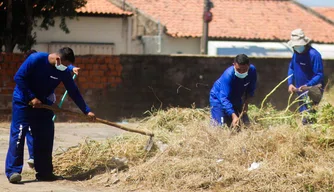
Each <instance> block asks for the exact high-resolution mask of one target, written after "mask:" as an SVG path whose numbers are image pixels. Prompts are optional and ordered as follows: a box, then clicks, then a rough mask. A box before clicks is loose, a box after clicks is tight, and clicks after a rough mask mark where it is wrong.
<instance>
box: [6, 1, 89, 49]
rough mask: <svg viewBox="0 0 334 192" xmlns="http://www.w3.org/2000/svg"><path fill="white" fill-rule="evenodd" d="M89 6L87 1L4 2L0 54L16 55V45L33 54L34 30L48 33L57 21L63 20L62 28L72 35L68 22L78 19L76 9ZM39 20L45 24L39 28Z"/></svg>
mask: <svg viewBox="0 0 334 192" xmlns="http://www.w3.org/2000/svg"><path fill="white" fill-rule="evenodd" d="M86 3H87V1H86V0H0V52H1V51H5V52H7V53H9V52H13V50H14V48H15V46H16V45H17V46H18V48H19V49H20V50H21V51H26V50H29V49H30V48H31V47H32V45H34V44H35V43H36V34H35V33H33V28H34V27H40V28H42V29H45V30H48V29H49V27H53V26H54V25H55V18H56V17H60V24H59V27H60V28H61V29H62V30H63V31H64V32H65V33H69V32H70V30H69V28H68V27H67V25H66V18H69V19H73V18H75V17H76V15H77V13H76V9H78V8H81V7H83V6H85V4H86ZM37 19H41V21H42V22H41V23H39V24H38V26H37ZM3 46H4V48H5V49H4V50H3V49H2V47H3Z"/></svg>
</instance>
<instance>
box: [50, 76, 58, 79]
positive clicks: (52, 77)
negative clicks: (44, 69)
mask: <svg viewBox="0 0 334 192" xmlns="http://www.w3.org/2000/svg"><path fill="white" fill-rule="evenodd" d="M50 78H51V79H58V78H57V77H54V76H50Z"/></svg>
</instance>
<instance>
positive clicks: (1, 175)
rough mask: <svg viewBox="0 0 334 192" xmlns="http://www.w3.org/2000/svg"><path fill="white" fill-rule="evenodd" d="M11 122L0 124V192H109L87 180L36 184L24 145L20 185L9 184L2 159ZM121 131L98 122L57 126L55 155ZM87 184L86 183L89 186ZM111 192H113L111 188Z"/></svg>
mask: <svg viewBox="0 0 334 192" xmlns="http://www.w3.org/2000/svg"><path fill="white" fill-rule="evenodd" d="M9 126H10V123H0V170H1V171H0V191H1V192H7V191H11V192H12V191H16V192H21V191H22V192H23V191H24V192H46V191H49V192H51V191H52V192H61V191H64V192H65V191H66V192H79V191H80V192H86V191H110V188H107V187H103V186H93V185H92V184H91V183H89V182H87V181H69V180H62V181H54V182H37V181H35V172H34V170H32V169H30V168H29V166H28V164H27V163H26V162H27V160H28V157H29V156H28V149H27V147H26V146H25V154H24V166H23V172H22V183H20V184H11V183H9V182H8V180H7V177H6V175H5V160H6V154H7V150H8V142H9ZM122 132H123V131H122V130H119V129H117V128H114V127H111V126H107V125H103V124H98V123H56V124H55V140H54V147H53V149H54V153H57V152H61V151H62V150H66V149H67V148H68V147H71V146H76V145H78V143H81V142H83V141H84V140H85V139H94V140H104V139H106V138H111V137H114V136H116V135H119V134H121V133H122ZM88 183H89V184H88ZM112 191H115V189H113V190H112Z"/></svg>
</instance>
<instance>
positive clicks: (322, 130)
mask: <svg viewBox="0 0 334 192" xmlns="http://www.w3.org/2000/svg"><path fill="white" fill-rule="evenodd" d="M249 113H250V116H251V117H253V118H252V120H253V126H251V127H249V128H248V129H242V131H241V132H240V133H238V134H231V131H230V130H228V129H222V128H217V127H211V126H210V125H209V110H208V109H195V108H189V109H181V108H171V109H169V110H165V111H156V112H154V113H152V114H151V117H149V118H147V119H145V120H143V121H142V122H140V126H139V127H138V129H146V130H147V129H148V130H151V131H153V132H154V133H155V138H154V141H155V145H154V147H153V149H152V150H151V151H150V152H146V151H145V150H144V145H145V144H146V141H147V139H148V137H146V136H142V135H136V134H132V133H131V134H125V135H122V136H119V137H115V138H114V139H111V140H107V141H105V142H101V143H100V142H96V141H86V142H84V143H82V144H80V145H79V146H78V147H74V148H71V149H69V150H68V151H67V152H65V153H62V154H60V155H57V156H55V158H54V159H55V169H56V171H57V172H58V173H60V174H63V175H67V176H70V175H80V174H84V173H89V174H90V175H91V176H94V177H93V178H92V180H91V181H92V182H94V183H99V185H101V184H103V185H105V186H109V187H111V188H113V187H115V188H116V189H117V190H120V191H129V190H134V191H198V190H208V191H333V190H334V188H333V183H334V175H333V163H334V162H333V161H334V151H333V144H334V133H333V128H332V127H331V125H333V119H334V118H333V117H334V108H333V107H332V106H331V105H329V102H328V100H326V99H324V101H323V102H322V103H321V104H320V106H319V112H318V114H317V118H318V119H319V122H318V123H317V124H313V125H308V126H302V125H301V123H300V118H301V116H300V115H299V114H298V113H292V112H290V111H277V110H275V109H274V108H273V107H272V106H270V105H267V106H266V107H264V108H263V109H258V108H256V107H255V106H251V107H250V112H249ZM113 157H119V158H126V159H127V165H128V166H129V169H126V170H124V171H113V169H114V168H115V167H116V168H119V170H122V169H121V168H120V166H119V165H117V161H115V159H113ZM254 162H256V163H258V164H259V167H258V168H257V169H254V170H248V168H249V167H250V166H251V164H252V163H254ZM123 168H124V167H123ZM97 169H98V170H99V173H100V175H97V172H94V173H93V172H91V170H97ZM101 173H102V175H101ZM101 178H104V179H102V180H101Z"/></svg>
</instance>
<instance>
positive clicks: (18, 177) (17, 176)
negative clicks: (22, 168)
mask: <svg viewBox="0 0 334 192" xmlns="http://www.w3.org/2000/svg"><path fill="white" fill-rule="evenodd" d="M21 179H22V177H21V174H19V173H13V174H12V175H11V176H10V177H9V182H10V183H18V182H20V181H21Z"/></svg>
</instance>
